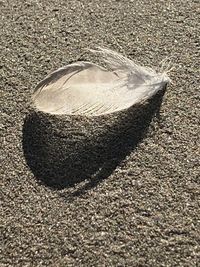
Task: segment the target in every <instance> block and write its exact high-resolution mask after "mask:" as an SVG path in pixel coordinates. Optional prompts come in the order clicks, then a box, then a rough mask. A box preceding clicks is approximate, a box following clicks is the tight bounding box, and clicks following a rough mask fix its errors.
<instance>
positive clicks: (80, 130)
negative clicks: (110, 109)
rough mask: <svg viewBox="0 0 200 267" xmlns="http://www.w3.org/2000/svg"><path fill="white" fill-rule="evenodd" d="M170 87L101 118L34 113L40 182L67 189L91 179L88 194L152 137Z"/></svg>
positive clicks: (33, 159)
mask: <svg viewBox="0 0 200 267" xmlns="http://www.w3.org/2000/svg"><path fill="white" fill-rule="evenodd" d="M164 93H165V90H163V91H162V92H159V94H157V95H156V96H154V97H153V98H152V99H151V100H150V101H149V102H148V103H147V104H145V105H142V106H136V107H132V108H130V109H129V110H126V111H123V112H120V113H116V114H111V115H108V116H100V117H91V118H85V117H78V116H66V118H63V117H56V116H50V115H47V114H42V113H40V112H38V113H36V112H32V113H30V114H29V115H28V116H27V117H26V118H25V121H24V125H23V150H24V156H25V158H26V162H27V164H28V166H29V167H30V169H31V171H32V172H33V174H34V176H35V177H36V178H37V179H38V181H40V183H42V184H44V185H46V186H50V187H51V188H52V189H63V188H66V187H70V186H74V185H75V184H77V183H80V182H83V181H85V183H84V185H83V186H81V188H80V189H78V191H76V192H75V193H73V194H74V195H80V194H83V193H84V192H85V191H87V190H89V189H90V188H93V187H95V186H96V185H97V184H98V183H99V182H100V181H102V180H103V179H105V178H107V177H108V176H110V175H111V174H112V172H113V170H115V168H116V167H117V166H118V165H119V163H120V162H121V161H122V160H123V159H124V158H125V157H126V156H127V155H128V154H130V153H131V152H132V151H133V150H134V149H135V148H136V147H137V145H138V144H139V142H141V140H142V139H143V138H144V137H145V136H146V134H147V132H148V128H149V125H150V123H151V121H152V119H153V117H154V116H155V115H158V114H159V110H160V106H161V103H162V98H163V95H164Z"/></svg>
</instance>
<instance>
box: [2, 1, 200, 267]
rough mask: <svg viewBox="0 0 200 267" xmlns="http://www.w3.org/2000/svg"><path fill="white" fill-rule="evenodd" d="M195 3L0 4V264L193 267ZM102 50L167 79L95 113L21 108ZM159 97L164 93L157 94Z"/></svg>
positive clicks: (195, 218) (195, 243)
mask: <svg viewBox="0 0 200 267" xmlns="http://www.w3.org/2000/svg"><path fill="white" fill-rule="evenodd" d="M198 8H199V5H198V1H194V0H191V1H184V0H182V1H180V0H179V1H178V0H176V1H174V0H173V1H162V0H156V1H144V0H143V1H142V0H140V1H139V0H135V1H131V0H130V1H128V0H124V1H122V0H121V1H120V0H118V1H117V0H108V1H98V0H91V1H83V0H81V1H78V0H73V1H64V0H63V1H62V0H57V1H52V0H49V1H46V0H43V1H42V0H38V1H31V0H27V1H22V0H21V1H17V0H13V1H11V0H10V1H6V0H5V1H4V0H3V1H2V0H1V1H0V9H1V19H0V27H1V30H0V33H1V44H0V48H1V62H0V77H1V83H0V89H1V99H0V101H1V103H0V104H1V121H0V122H1V136H0V137H1V153H0V155H1V211H0V213H1V217H0V229H1V233H0V238H1V253H0V266H2V267H5V266H15V267H18V266H37V267H38V266H131V267H134V266H148V267H149V266H173V267H174V266H198V256H199V252H200V249H199V241H200V233H199V225H198V223H199V219H200V218H199V211H198V209H199V203H198V200H199V199H198V193H199V178H198V175H199V147H198V142H199V141H198V135H199V133H198V131H199V129H198V123H199V114H198V112H199V98H198V90H199V89H198V87H199V73H198V68H199V65H198V62H199V54H198V48H199V43H198V39H199V32H198V26H199V25H198V21H199V18H198ZM95 45H102V46H106V47H109V48H111V49H113V50H116V51H118V52H121V53H123V54H124V55H126V56H128V57H130V58H131V59H135V60H136V61H137V62H139V63H140V64H142V65H145V66H150V67H155V68H156V67H158V66H159V65H160V63H161V61H162V60H163V59H165V58H168V59H170V61H171V64H172V66H173V67H174V69H173V70H172V71H171V72H170V74H169V75H170V78H171V80H172V83H171V84H170V85H169V86H168V87H167V90H166V92H165V94H164V95H162V94H161V95H158V96H156V97H155V98H154V99H152V100H151V101H150V103H146V105H145V106H143V107H134V108H131V109H130V110H129V111H127V112H122V113H119V114H114V115H111V116H107V117H99V118H89V119H87V118H82V117H73V118H72V117H68V116H66V117H54V116H47V115H44V114H41V113H35V112H34V110H32V108H31V106H30V99H31V94H32V92H33V90H34V88H35V87H36V85H37V83H38V82H39V81H40V80H41V79H42V78H44V77H45V75H47V74H48V73H49V72H51V71H53V70H55V69H57V68H59V67H61V66H63V65H65V64H68V63H70V62H72V61H77V60H90V59H95V58H94V56H91V55H89V54H88V52H87V51H86V50H85V48H88V47H90V48H93V47H94V46H95ZM163 93H164V92H163Z"/></svg>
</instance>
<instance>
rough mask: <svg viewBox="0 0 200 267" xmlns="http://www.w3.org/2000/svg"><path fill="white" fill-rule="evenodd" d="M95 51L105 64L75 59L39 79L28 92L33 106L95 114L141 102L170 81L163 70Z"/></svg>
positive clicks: (113, 53)
mask: <svg viewBox="0 0 200 267" xmlns="http://www.w3.org/2000/svg"><path fill="white" fill-rule="evenodd" d="M91 51H92V52H93V53H98V54H99V55H100V57H101V58H102V60H103V61H104V62H105V63H106V65H107V68H103V67H101V66H99V65H96V64H94V63H90V62H76V63H73V64H70V65H67V66H65V67H62V68H59V69H58V70H56V71H54V72H53V73H51V74H49V75H48V76H47V77H46V78H45V79H44V80H42V81H41V82H40V83H39V84H38V85H37V87H36V88H35V91H34V93H33V96H32V100H33V105H34V107H35V108H36V109H38V110H40V111H42V112H45V113H50V114H57V115H63V114H69V115H85V116H99V115H103V114H109V113H113V112H116V111H120V110H124V109H127V108H129V107H131V106H133V105H135V104H138V103H142V102H144V101H145V100H147V99H148V98H151V97H152V96H153V95H154V94H156V93H157V92H158V91H159V90H162V89H163V88H164V87H165V86H166V84H167V83H168V82H169V81H170V79H169V77H168V75H167V73H166V72H163V73H157V72H156V71H154V70H153V69H151V68H148V67H143V66H139V65H138V64H136V63H135V62H133V61H132V60H130V59H128V58H126V57H124V56H123V55H121V54H119V53H117V52H114V51H112V50H110V49H105V48H98V49H97V50H91Z"/></svg>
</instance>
